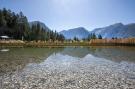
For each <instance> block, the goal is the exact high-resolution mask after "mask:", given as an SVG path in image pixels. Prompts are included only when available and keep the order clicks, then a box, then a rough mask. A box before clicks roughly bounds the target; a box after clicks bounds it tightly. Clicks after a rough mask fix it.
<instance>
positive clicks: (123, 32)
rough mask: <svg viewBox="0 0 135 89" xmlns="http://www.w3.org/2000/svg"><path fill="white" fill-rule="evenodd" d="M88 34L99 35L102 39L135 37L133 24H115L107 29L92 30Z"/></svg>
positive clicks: (134, 24) (134, 25)
mask: <svg viewBox="0 0 135 89" xmlns="http://www.w3.org/2000/svg"><path fill="white" fill-rule="evenodd" d="M90 33H95V34H96V35H99V34H100V35H102V37H103V38H113V37H117V38H131V37H135V23H132V24H128V25H124V24H122V23H116V24H113V25H110V26H107V27H103V28H97V29H94V30H93V31H91V32H90Z"/></svg>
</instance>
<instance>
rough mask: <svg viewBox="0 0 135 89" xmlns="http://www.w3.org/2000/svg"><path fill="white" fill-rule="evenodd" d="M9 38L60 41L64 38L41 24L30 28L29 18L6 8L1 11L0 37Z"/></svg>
mask: <svg viewBox="0 0 135 89" xmlns="http://www.w3.org/2000/svg"><path fill="white" fill-rule="evenodd" d="M5 35H6V36H9V37H11V38H13V39H17V40H20V39H22V38H24V40H28V41H32V40H46V41H48V40H52V41H55V40H59V41H63V40H64V36H63V35H61V34H59V33H57V32H56V31H55V32H54V31H52V30H48V29H46V28H43V27H42V26H41V25H40V23H37V24H32V26H31V27H30V25H29V22H28V19H27V17H26V16H25V15H24V14H23V13H22V12H20V13H15V12H12V11H11V10H9V9H8V10H7V9H6V8H3V9H0V36H5Z"/></svg>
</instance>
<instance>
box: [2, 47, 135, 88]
mask: <svg viewBox="0 0 135 89" xmlns="http://www.w3.org/2000/svg"><path fill="white" fill-rule="evenodd" d="M1 76H4V79H3V81H4V82H6V84H7V83H8V85H5V84H3V85H5V86H7V88H11V86H10V84H13V85H14V86H15V83H16V82H17V83H18V84H19V85H20V86H21V88H26V89H30V88H29V87H31V89H34V87H33V86H35V89H36V88H39V87H42V88H43V87H44V88H45V89H55V88H59V89H63V88H69V89H70V88H71V89H72V88H74V89H75V88H76V87H78V88H79V89H89V88H90V87H93V88H96V87H97V86H101V87H102V88H105V85H107V86H108V87H110V88H115V89H116V88H118V87H119V86H121V87H123V88H124V87H125V86H127V87H128V88H130V87H132V88H135V86H134V84H135V80H134V79H135V48H134V47H66V48H10V51H8V52H0V77H1ZM9 76H10V77H9ZM10 78H13V79H12V80H13V81H12V82H11V81H10ZM4 82H3V83H4ZM101 82H102V84H101ZM21 84H22V85H21ZM27 84H29V85H27ZM39 84H40V85H39ZM117 84H118V85H119V86H117ZM23 85H25V86H23ZM111 85H113V86H111ZM36 86H37V87H36Z"/></svg>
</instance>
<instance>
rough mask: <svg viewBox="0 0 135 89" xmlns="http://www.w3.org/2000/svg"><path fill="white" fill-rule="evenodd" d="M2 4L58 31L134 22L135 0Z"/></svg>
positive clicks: (11, 0)
mask: <svg viewBox="0 0 135 89" xmlns="http://www.w3.org/2000/svg"><path fill="white" fill-rule="evenodd" d="M4 7H5V8H7V9H11V10H12V11H15V12H20V11H22V12H23V13H24V14H25V15H26V16H27V17H28V20H29V21H37V20H38V21H41V22H44V23H45V24H46V25H47V26H48V27H49V28H51V29H53V30H57V31H61V30H67V29H70V28H76V27H85V28H86V29H88V30H89V31H90V30H93V29H94V28H99V27H104V26H108V25H111V24H114V23H119V22H122V23H124V24H128V23H134V22H135V0H0V8H4Z"/></svg>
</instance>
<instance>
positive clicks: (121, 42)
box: [0, 38, 135, 47]
mask: <svg viewBox="0 0 135 89" xmlns="http://www.w3.org/2000/svg"><path fill="white" fill-rule="evenodd" d="M64 46H135V38H130V39H93V40H90V41H72V42H67V41H64V42H58V41H57V42H56V41H55V42H46V41H38V42H36V41H21V40H8V41H5V40H0V47H64Z"/></svg>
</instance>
